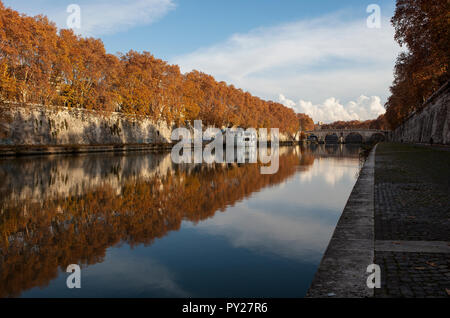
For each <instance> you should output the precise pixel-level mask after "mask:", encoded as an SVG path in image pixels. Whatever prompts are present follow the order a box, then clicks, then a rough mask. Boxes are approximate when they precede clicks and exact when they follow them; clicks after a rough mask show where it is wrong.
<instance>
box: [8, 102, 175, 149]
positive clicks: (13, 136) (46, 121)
mask: <svg viewBox="0 0 450 318" xmlns="http://www.w3.org/2000/svg"><path fill="white" fill-rule="evenodd" d="M171 132H172V129H171V128H170V127H168V125H167V124H166V123H165V122H161V123H154V122H153V121H151V120H149V119H148V118H142V117H141V118H139V117H136V116H127V115H124V114H120V113H101V112H96V111H88V110H82V109H69V108H65V107H51V108H50V107H43V106H39V105H26V106H23V105H20V104H0V145H100V144H140V143H167V142H170V136H171Z"/></svg>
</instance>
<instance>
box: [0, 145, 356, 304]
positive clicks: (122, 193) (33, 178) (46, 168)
mask: <svg viewBox="0 0 450 318" xmlns="http://www.w3.org/2000/svg"><path fill="white" fill-rule="evenodd" d="M321 149H322V150H324V148H323V147H322V148H321ZM315 152H317V149H315V150H314V149H311V148H300V147H288V148H282V149H281V151H280V168H279V171H278V173H276V174H274V175H262V174H261V173H260V164H239V165H238V164H202V165H194V164H190V165H188V164H186V165H174V164H172V162H171V160H170V155H169V154H148V153H147V154H142V153H130V154H126V155H113V154H108V155H104V154H103V155H86V156H77V157H61V156H59V157H58V156H56V157H44V158H24V159H8V160H3V161H0V178H1V179H2V180H3V183H2V185H1V186H0V195H1V203H0V208H1V210H0V297H11V296H13V297H14V296H19V295H20V294H21V292H23V291H25V290H28V289H30V288H33V287H37V286H38V287H44V286H47V285H48V284H49V283H50V281H51V280H52V279H54V278H56V277H57V276H58V271H59V270H62V271H64V270H65V268H66V267H67V266H68V265H69V264H82V265H89V264H95V263H99V262H102V261H103V260H104V257H105V253H106V250H107V248H109V247H111V246H115V245H117V244H119V243H126V244H129V245H130V246H131V247H133V246H136V245H139V244H145V245H150V244H152V243H153V242H154V240H155V239H157V238H162V237H164V236H165V235H167V234H168V232H170V231H177V230H179V229H180V226H181V223H182V221H183V220H189V221H191V222H200V221H202V220H205V219H207V218H210V217H212V216H214V214H215V213H216V212H217V211H225V209H226V208H227V207H229V206H232V205H234V204H235V203H236V202H238V201H240V200H242V199H244V198H246V197H248V196H249V195H250V194H252V193H253V192H255V191H259V190H260V189H262V188H265V187H268V186H272V185H276V184H279V183H281V182H283V181H285V180H286V179H287V178H289V177H291V176H293V175H294V174H295V173H296V171H298V169H300V170H307V169H308V167H311V166H312V165H313V163H314V159H315V156H316V154H314V153H315ZM324 155H330V153H329V151H328V149H325V150H324ZM331 155H337V156H339V155H341V156H344V155H345V156H348V155H349V154H348V153H346V154H343V151H342V149H336V152H333V153H332V154H331ZM350 155H354V156H357V149H356V150H355V153H354V154H353V153H351V154H350Z"/></svg>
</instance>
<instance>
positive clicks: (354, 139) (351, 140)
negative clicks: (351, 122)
mask: <svg viewBox="0 0 450 318" xmlns="http://www.w3.org/2000/svg"><path fill="white" fill-rule="evenodd" d="M363 142H364V138H363V136H362V135H361V134H360V133H357V132H352V133H349V134H348V135H347V137H345V143H346V144H362V143H363Z"/></svg>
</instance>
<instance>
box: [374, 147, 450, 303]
mask: <svg viewBox="0 0 450 318" xmlns="http://www.w3.org/2000/svg"><path fill="white" fill-rule="evenodd" d="M449 182H450V152H448V151H445V150H442V149H433V148H429V147H423V146H421V147H418V146H412V145H403V144H389V143H384V144H380V145H378V148H377V152H376V157H375V193H374V218H375V220H374V221H375V247H376V248H375V263H376V264H378V265H380V267H381V288H380V289H375V297H449V296H450V253H449V252H448V250H447V249H446V245H448V247H450V188H449ZM387 241H390V243H389V244H386V243H385V242H387ZM395 245H398V246H395ZM402 245H405V246H406V247H405V248H403V249H402ZM390 246H391V247H390ZM430 251H432V252H430Z"/></svg>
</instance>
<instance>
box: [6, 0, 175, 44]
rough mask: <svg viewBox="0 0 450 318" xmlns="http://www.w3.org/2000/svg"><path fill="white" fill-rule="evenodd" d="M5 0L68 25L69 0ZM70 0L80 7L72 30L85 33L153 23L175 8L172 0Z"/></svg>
mask: <svg viewBox="0 0 450 318" xmlns="http://www.w3.org/2000/svg"><path fill="white" fill-rule="evenodd" d="M5 3H6V4H7V5H11V6H12V7H13V8H14V9H17V10H19V11H20V12H25V13H27V14H31V15H35V14H40V13H43V14H45V15H47V16H48V17H49V18H50V19H51V20H52V21H54V22H55V23H56V24H57V26H58V27H59V28H67V18H68V17H69V15H70V13H68V12H67V6H68V4H69V3H70V2H60V1H58V2H57V3H55V1H51V0H37V1H34V2H31V3H30V1H29V0H27V1H24V0H14V1H5ZM72 3H74V4H77V5H78V6H80V8H81V29H74V31H75V32H77V33H79V34H82V35H84V36H100V35H104V34H113V33H117V32H123V31H126V30H129V29H130V28H133V27H136V26H140V25H148V24H152V23H154V22H156V21H158V20H159V19H161V18H162V17H163V16H165V15H166V14H167V13H168V12H170V11H171V10H173V9H174V8H175V4H174V2H173V0H98V1H95V2H94V1H88V0H76V1H72Z"/></svg>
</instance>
